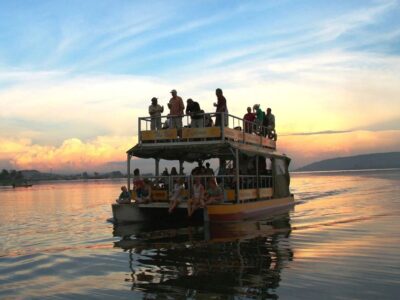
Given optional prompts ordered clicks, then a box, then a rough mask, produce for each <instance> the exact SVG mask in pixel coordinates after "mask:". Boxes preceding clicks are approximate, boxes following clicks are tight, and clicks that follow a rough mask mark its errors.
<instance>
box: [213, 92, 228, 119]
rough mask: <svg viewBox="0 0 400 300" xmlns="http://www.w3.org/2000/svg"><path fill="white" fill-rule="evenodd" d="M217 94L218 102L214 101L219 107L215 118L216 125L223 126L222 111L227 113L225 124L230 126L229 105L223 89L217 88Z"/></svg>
mask: <svg viewBox="0 0 400 300" xmlns="http://www.w3.org/2000/svg"><path fill="white" fill-rule="evenodd" d="M215 95H216V96H217V99H218V102H217V103H214V106H215V107H216V108H217V109H216V113H217V116H216V118H215V126H221V118H222V115H221V113H224V114H225V122H224V123H225V126H228V122H227V121H228V106H227V105H226V99H225V97H224V95H223V93H222V90H221V89H216V90H215Z"/></svg>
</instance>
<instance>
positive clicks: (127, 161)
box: [126, 153, 131, 191]
mask: <svg viewBox="0 0 400 300" xmlns="http://www.w3.org/2000/svg"><path fill="white" fill-rule="evenodd" d="M126 170H127V172H128V174H127V175H128V176H127V178H128V182H127V186H128V191H130V190H131V155H130V154H129V153H128V154H127V158H126Z"/></svg>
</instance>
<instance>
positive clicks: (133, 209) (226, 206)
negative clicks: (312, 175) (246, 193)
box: [112, 195, 294, 224]
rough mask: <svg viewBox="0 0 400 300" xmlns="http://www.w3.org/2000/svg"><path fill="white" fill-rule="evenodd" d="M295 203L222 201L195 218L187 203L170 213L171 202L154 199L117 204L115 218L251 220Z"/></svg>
mask: <svg viewBox="0 0 400 300" xmlns="http://www.w3.org/2000/svg"><path fill="white" fill-rule="evenodd" d="M293 206H294V197H293V195H290V196H289V197H285V198H278V199H262V200H258V201H252V202H241V203H219V204H211V205H208V206H207V207H206V208H204V209H201V208H200V209H198V210H197V211H196V212H195V213H194V214H193V215H192V217H188V214H187V203H186V202H182V203H181V204H180V205H179V206H178V207H177V208H176V209H175V211H174V212H173V213H171V214H170V213H168V208H169V203H167V202H154V203H148V204H138V203H130V204H113V205H112V211H113V218H114V222H115V223H117V224H121V223H133V222H145V221H151V220H157V222H159V221H168V220H173V221H178V220H187V221H204V222H208V221H210V222H232V221H240V220H247V219H258V218H262V217H263V216H266V215H268V214H271V213H275V212H277V211H280V210H284V209H288V208H291V207H293Z"/></svg>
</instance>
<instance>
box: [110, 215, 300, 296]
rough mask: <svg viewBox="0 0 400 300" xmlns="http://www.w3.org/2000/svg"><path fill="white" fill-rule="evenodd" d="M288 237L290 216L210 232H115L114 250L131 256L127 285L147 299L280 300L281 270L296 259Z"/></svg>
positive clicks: (139, 228) (144, 227) (129, 228)
mask: <svg viewBox="0 0 400 300" xmlns="http://www.w3.org/2000/svg"><path fill="white" fill-rule="evenodd" d="M206 224H207V223H206ZM290 233H291V226H290V218H289V213H285V214H281V215H277V216H274V217H271V218H270V219H266V220H263V221H257V222H255V221H251V222H240V223H229V224H228V223H219V224H217V223H215V224H209V225H208V226H207V225H204V226H203V225H202V226H197V225H196V224H193V226H187V225H186V226H180V225H179V224H175V226H172V228H171V227H170V228H166V227H164V226H163V225H161V228H160V227H158V228H157V229H156V227H155V226H153V225H149V224H134V225H126V226H115V227H114V235H115V236H120V237H121V240H120V241H118V242H116V243H115V246H116V247H120V248H122V249H123V250H124V251H128V252H129V267H130V270H131V274H130V276H129V278H127V279H126V280H127V281H130V282H132V286H131V289H132V290H135V291H139V292H141V293H143V297H144V298H147V297H154V296H160V295H164V296H171V297H178V298H185V297H193V298H198V297H199V298H200V297H206V298H209V297H214V296H223V295H225V296H244V297H249V298H254V297H256V298H277V297H278V296H277V294H275V293H276V289H277V288H278V286H279V282H280V280H281V274H280V273H281V270H282V269H283V268H284V267H285V266H286V265H287V264H288V263H289V262H290V261H291V260H292V259H293V252H292V250H291V246H290V239H289V238H290Z"/></svg>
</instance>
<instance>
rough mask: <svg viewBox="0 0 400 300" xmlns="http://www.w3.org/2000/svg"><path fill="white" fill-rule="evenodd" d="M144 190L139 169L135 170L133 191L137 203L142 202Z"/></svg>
mask: <svg viewBox="0 0 400 300" xmlns="http://www.w3.org/2000/svg"><path fill="white" fill-rule="evenodd" d="M143 188H144V181H143V178H142V177H141V176H140V171H139V169H135V170H133V190H134V191H135V193H136V201H138V202H140V201H141V200H142V193H143Z"/></svg>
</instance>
